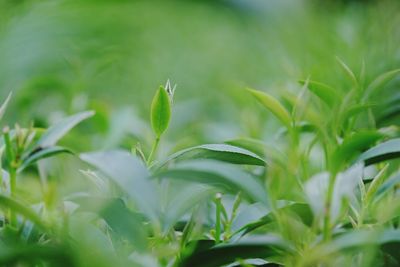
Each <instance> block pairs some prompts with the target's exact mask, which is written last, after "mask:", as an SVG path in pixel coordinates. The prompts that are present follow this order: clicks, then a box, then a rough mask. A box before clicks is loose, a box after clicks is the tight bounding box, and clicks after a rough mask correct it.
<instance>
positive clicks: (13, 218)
mask: <svg viewBox="0 0 400 267" xmlns="http://www.w3.org/2000/svg"><path fill="white" fill-rule="evenodd" d="M3 133H4V143H5V145H6V156H7V160H8V171H9V174H10V193H11V197H15V193H16V189H17V164H16V162H15V154H14V150H13V148H12V145H11V140H10V130H9V128H8V127H6V128H4V130H3ZM10 222H11V225H12V226H14V227H16V226H17V215H16V214H15V213H14V212H13V211H12V210H11V209H10Z"/></svg>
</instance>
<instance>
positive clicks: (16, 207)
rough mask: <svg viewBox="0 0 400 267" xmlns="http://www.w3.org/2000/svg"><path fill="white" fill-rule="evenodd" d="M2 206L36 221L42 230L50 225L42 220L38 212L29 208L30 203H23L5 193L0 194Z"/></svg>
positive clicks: (0, 204)
mask: <svg viewBox="0 0 400 267" xmlns="http://www.w3.org/2000/svg"><path fill="white" fill-rule="evenodd" d="M0 206H2V207H3V208H9V209H11V210H13V211H15V212H17V213H19V214H21V215H22V216H24V217H25V218H26V219H28V220H30V221H31V222H33V223H35V224H36V226H38V227H39V228H41V229H42V230H45V229H48V226H47V225H46V224H45V223H44V222H43V221H42V219H41V218H40V217H39V216H38V215H37V214H36V212H35V211H33V210H32V209H31V208H29V207H28V205H26V204H25V203H21V202H19V201H17V200H15V199H13V198H10V197H8V196H5V195H0Z"/></svg>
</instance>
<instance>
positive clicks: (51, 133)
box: [33, 111, 94, 150]
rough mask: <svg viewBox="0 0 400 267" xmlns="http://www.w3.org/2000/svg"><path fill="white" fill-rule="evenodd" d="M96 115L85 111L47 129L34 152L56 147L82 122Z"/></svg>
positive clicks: (35, 146)
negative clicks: (38, 149) (59, 141)
mask: <svg viewBox="0 0 400 267" xmlns="http://www.w3.org/2000/svg"><path fill="white" fill-rule="evenodd" d="M93 115H94V112H93V111H84V112H81V113H78V114H75V115H72V116H70V117H67V118H64V119H62V120H61V121H59V122H57V123H56V124H54V125H53V126H51V127H50V128H49V129H47V130H46V131H45V132H44V133H43V135H42V136H41V137H40V139H39V140H38V141H37V142H36V144H35V145H34V148H33V150H35V149H37V148H45V147H50V146H53V145H55V144H56V143H57V142H58V140H60V139H61V138H62V137H63V136H64V135H65V134H66V133H68V132H69V131H70V130H71V129H72V128H73V127H75V126H76V125H77V124H78V123H80V122H81V121H83V120H85V119H87V118H90V117H92V116H93Z"/></svg>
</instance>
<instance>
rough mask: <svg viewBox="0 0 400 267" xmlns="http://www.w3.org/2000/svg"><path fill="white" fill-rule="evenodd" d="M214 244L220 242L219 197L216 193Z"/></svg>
mask: <svg viewBox="0 0 400 267" xmlns="http://www.w3.org/2000/svg"><path fill="white" fill-rule="evenodd" d="M215 205H216V208H215V211H216V212H215V243H216V244H219V242H220V240H221V195H220V194H219V193H218V194H217V197H216V199H215Z"/></svg>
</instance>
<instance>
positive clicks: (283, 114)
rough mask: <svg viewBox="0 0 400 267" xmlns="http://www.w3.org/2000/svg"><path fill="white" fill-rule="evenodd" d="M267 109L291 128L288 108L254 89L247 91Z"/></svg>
mask: <svg viewBox="0 0 400 267" xmlns="http://www.w3.org/2000/svg"><path fill="white" fill-rule="evenodd" d="M247 90H248V91H249V92H250V93H251V94H252V95H253V96H254V97H255V98H256V99H257V100H258V101H259V102H260V103H261V104H262V105H263V106H264V107H265V108H267V109H268V110H269V111H271V112H272V114H274V115H275V116H276V117H277V118H278V119H279V120H280V121H281V122H282V123H283V124H284V125H285V126H286V127H288V128H290V127H291V125H292V119H291V117H290V114H289V112H288V111H287V110H286V108H285V107H284V106H283V105H282V104H281V103H280V102H279V101H278V100H276V98H274V97H273V96H271V95H269V94H267V93H264V92H261V91H257V90H254V89H250V88H248V89H247Z"/></svg>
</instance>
